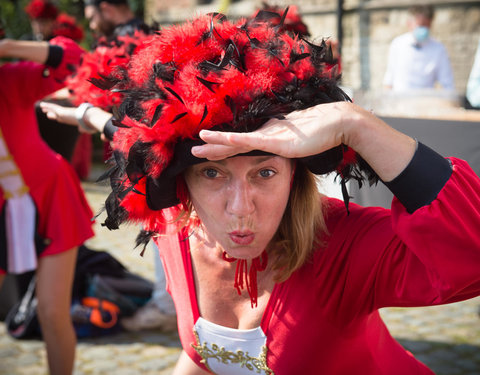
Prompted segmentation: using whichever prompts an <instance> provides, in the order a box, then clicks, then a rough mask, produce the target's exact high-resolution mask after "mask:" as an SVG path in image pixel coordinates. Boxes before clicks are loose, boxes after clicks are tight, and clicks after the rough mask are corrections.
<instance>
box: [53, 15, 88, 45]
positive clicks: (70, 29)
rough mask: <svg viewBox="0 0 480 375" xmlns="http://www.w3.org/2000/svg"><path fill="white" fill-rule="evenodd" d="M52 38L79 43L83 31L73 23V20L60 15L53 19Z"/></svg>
mask: <svg viewBox="0 0 480 375" xmlns="http://www.w3.org/2000/svg"><path fill="white" fill-rule="evenodd" d="M52 33H53V36H64V37H67V38H70V39H72V40H74V41H75V42H77V43H78V42H80V41H81V40H82V39H83V29H82V28H81V27H80V26H78V25H77V24H76V22H75V18H73V17H72V16H69V15H68V14H66V13H60V14H59V15H58V17H57V18H56V19H55V25H54V27H53V32H52Z"/></svg>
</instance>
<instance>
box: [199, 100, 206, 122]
mask: <svg viewBox="0 0 480 375" xmlns="http://www.w3.org/2000/svg"><path fill="white" fill-rule="evenodd" d="M207 115H208V109H207V105H206V104H205V108H204V109H203V116H202V119H201V120H200V122H199V123H198V126H200V125H201V124H202V122H203V120H205V117H207Z"/></svg>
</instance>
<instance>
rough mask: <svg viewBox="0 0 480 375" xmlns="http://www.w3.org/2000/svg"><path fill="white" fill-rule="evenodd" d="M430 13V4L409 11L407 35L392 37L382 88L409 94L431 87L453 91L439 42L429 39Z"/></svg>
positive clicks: (431, 19)
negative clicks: (408, 92)
mask: <svg viewBox="0 0 480 375" xmlns="http://www.w3.org/2000/svg"><path fill="white" fill-rule="evenodd" d="M433 16H434V10H433V7H432V6H431V5H422V6H413V7H411V8H410V9H409V19H408V28H409V32H407V33H405V34H402V35H400V36H398V37H396V38H395V39H394V40H393V41H392V43H391V45H390V52H389V56H388V65H387V71H386V73H385V77H384V80H383V83H384V86H385V87H386V88H391V89H393V90H394V91H411V90H424V89H432V88H435V85H436V83H439V84H440V85H441V86H442V88H443V89H445V90H451V91H453V90H454V89H455V86H454V81H453V74H452V68H451V65H450V60H449V58H448V54H447V51H446V49H445V47H444V46H443V44H442V43H440V42H438V41H436V40H435V39H433V38H431V37H430V26H431V24H432V21H433Z"/></svg>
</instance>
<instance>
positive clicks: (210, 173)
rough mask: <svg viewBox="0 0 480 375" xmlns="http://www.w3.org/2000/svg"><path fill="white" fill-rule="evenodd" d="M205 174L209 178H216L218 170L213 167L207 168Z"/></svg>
mask: <svg viewBox="0 0 480 375" xmlns="http://www.w3.org/2000/svg"><path fill="white" fill-rule="evenodd" d="M203 174H204V175H205V176H206V177H208V178H215V177H217V176H218V171H216V170H215V169H212V168H208V169H205V170H204V171H203Z"/></svg>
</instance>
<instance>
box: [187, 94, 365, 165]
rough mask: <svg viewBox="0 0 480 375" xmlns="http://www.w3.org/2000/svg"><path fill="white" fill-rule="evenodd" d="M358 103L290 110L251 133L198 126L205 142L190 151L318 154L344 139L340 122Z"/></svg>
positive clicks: (211, 155)
mask: <svg viewBox="0 0 480 375" xmlns="http://www.w3.org/2000/svg"><path fill="white" fill-rule="evenodd" d="M358 109H359V107H357V106H355V105H353V104H351V103H347V102H336V103H327V104H320V105H317V106H314V107H311V108H307V109H304V110H300V111H295V112H292V113H290V114H288V115H286V116H285V118H284V119H281V120H279V119H271V120H269V121H268V122H267V123H265V124H264V125H263V126H262V127H261V128H260V129H258V130H256V131H254V132H251V133H229V132H218V131H209V130H202V131H201V132H200V138H202V139H203V140H204V141H205V142H207V144H206V145H202V146H197V147H194V148H192V153H193V155H195V156H197V157H202V158H207V159H210V160H219V159H224V158H226V157H230V156H233V155H236V154H239V153H244V152H248V151H251V150H262V151H266V152H271V153H273V154H276V155H280V156H283V157H286V158H298V157H304V156H309V155H314V154H318V153H320V152H322V151H326V150H328V149H330V148H332V147H335V146H337V145H339V144H340V143H342V142H343V143H344V122H345V120H346V119H347V118H348V116H350V115H351V113H352V111H353V112H354V111H357V110H358Z"/></svg>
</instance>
